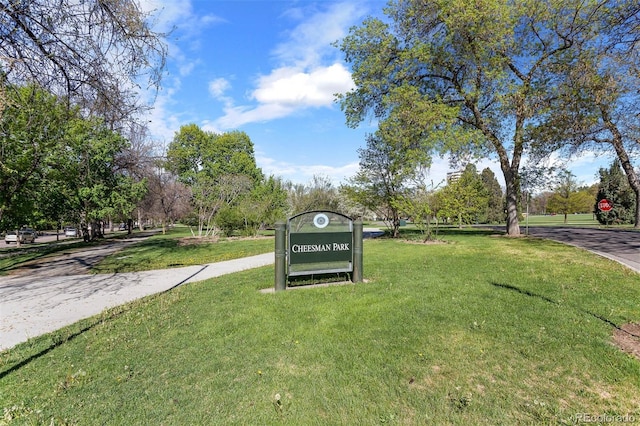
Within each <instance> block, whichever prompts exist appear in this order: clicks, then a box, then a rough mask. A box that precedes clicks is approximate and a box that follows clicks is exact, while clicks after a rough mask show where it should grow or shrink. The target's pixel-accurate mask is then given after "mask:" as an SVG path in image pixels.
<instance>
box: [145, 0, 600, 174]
mask: <svg viewBox="0 0 640 426" xmlns="http://www.w3.org/2000/svg"><path fill="white" fill-rule="evenodd" d="M142 4H143V8H144V9H145V10H147V11H150V10H155V11H156V12H155V16H156V22H155V25H156V29H158V30H160V31H169V30H172V31H171V34H170V36H169V38H168V42H169V58H168V62H167V65H168V69H167V74H166V76H165V78H164V81H163V89H162V91H161V92H160V93H159V94H158V97H157V98H156V101H155V107H154V110H153V112H152V113H151V115H150V117H149V120H150V121H151V123H150V124H151V126H150V128H151V132H152V136H153V137H154V139H156V140H157V141H158V142H160V143H161V144H164V145H168V143H169V142H170V141H171V140H172V139H173V136H174V134H175V132H176V131H178V130H179V128H180V126H182V125H185V124H189V123H195V124H197V125H199V126H200V127H201V128H203V129H204V130H209V131H213V132H217V133H221V132H225V131H231V130H242V131H244V132H246V133H247V134H248V135H249V137H250V138H251V140H252V142H253V144H254V148H255V154H256V162H257V164H258V167H260V168H261V169H262V170H263V172H264V173H265V174H267V175H271V174H273V175H276V176H280V177H282V178H284V179H285V180H290V181H292V182H295V183H308V182H309V181H310V180H311V178H312V177H313V176H314V175H320V176H326V177H329V178H330V179H331V180H332V182H334V184H335V185H338V184H339V183H341V182H344V180H345V179H346V178H348V177H350V176H352V175H353V174H355V172H356V171H357V169H358V160H359V158H358V152H357V150H358V149H359V148H362V147H364V146H365V145H366V141H365V136H366V134H367V133H372V132H374V131H375V123H372V122H364V123H362V124H361V125H360V126H359V127H358V128H357V129H352V128H349V127H347V126H346V124H345V117H344V114H343V112H342V111H341V110H340V107H339V105H338V104H336V103H335V101H334V99H335V97H334V94H335V93H339V92H340V93H343V92H345V91H348V90H349V89H350V88H351V87H352V84H353V83H352V81H351V77H350V72H349V69H348V67H347V65H346V63H345V62H344V60H343V56H342V54H341V52H340V51H339V50H338V49H337V48H335V47H333V46H332V45H331V44H332V43H333V42H335V41H337V40H339V39H341V38H342V37H344V36H345V35H346V34H347V33H348V29H349V28H350V27H351V26H353V25H358V24H359V23H360V22H362V20H363V18H365V17H367V16H370V15H381V13H382V9H383V7H384V6H385V4H386V0H362V1H357V0H348V1H342V2H341V1H333V0H320V1H311V0H297V1H296V0H144V1H143V2H142ZM603 161H604V162H603ZM610 161H611V159H610V158H607V159H606V160H602V159H600V160H597V159H594V157H593V156H592V155H587V156H585V157H584V158H582V159H580V160H576V161H573V162H572V163H571V167H570V169H571V170H572V171H573V172H574V174H575V175H576V176H577V178H578V181H580V182H583V183H592V182H594V181H595V175H596V173H597V170H598V167H601V166H602V165H607V164H608V163H609V162H610ZM477 167H478V169H479V170H482V169H483V168H485V167H491V169H492V170H493V171H494V173H495V174H496V176H497V177H498V179H499V180H500V181H501V182H503V178H502V173H501V172H500V170H499V167H498V165H497V163H496V162H495V161H492V160H486V161H483V162H481V163H479V164H477ZM449 170H450V167H449V165H448V162H447V160H446V159H438V158H436V159H434V164H433V167H432V169H431V173H430V176H429V179H430V180H433V181H434V182H435V183H437V182H439V181H440V180H442V179H444V177H445V176H446V172H447V171H449Z"/></svg>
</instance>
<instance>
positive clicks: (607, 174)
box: [594, 160, 636, 225]
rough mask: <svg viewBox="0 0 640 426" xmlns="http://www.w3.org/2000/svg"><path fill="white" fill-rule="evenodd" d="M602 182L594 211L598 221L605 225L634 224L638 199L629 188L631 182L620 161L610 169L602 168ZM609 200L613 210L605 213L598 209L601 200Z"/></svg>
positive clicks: (616, 161) (599, 185) (600, 172)
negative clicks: (626, 176)
mask: <svg viewBox="0 0 640 426" xmlns="http://www.w3.org/2000/svg"><path fill="white" fill-rule="evenodd" d="M598 173H599V174H600V182H599V184H598V193H597V195H596V203H595V205H594V211H595V212H596V219H598V222H600V223H601V224H603V225H611V224H614V223H633V221H634V218H635V216H636V215H635V213H636V212H635V209H636V197H635V194H634V192H633V190H632V189H631V188H630V187H629V182H628V180H627V179H626V178H625V174H624V172H623V171H622V168H621V166H620V161H619V160H615V161H614V162H613V163H612V164H611V166H610V167H609V168H608V169H605V168H601V169H600V170H599V172H598ZM603 199H606V200H609V201H610V202H611V203H612V204H613V208H612V209H611V210H610V211H608V212H604V211H601V210H600V209H599V208H598V203H599V202H600V200H603Z"/></svg>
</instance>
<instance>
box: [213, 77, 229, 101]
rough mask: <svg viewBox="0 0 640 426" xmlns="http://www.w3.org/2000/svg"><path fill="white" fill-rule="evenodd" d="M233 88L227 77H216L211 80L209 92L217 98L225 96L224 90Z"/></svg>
mask: <svg viewBox="0 0 640 426" xmlns="http://www.w3.org/2000/svg"><path fill="white" fill-rule="evenodd" d="M230 88H231V83H229V81H228V80H227V79H225V78H216V79H215V80H212V81H210V82H209V93H210V94H211V96H213V97H214V98H216V99H220V98H222V97H223V95H224V92H226V91H227V90H229V89H230Z"/></svg>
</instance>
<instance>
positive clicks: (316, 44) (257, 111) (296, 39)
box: [214, 2, 365, 129]
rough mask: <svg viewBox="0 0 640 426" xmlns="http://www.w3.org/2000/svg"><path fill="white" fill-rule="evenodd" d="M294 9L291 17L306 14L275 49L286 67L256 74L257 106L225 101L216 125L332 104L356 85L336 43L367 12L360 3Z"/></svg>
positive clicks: (265, 118) (230, 125) (260, 119)
mask: <svg viewBox="0 0 640 426" xmlns="http://www.w3.org/2000/svg"><path fill="white" fill-rule="evenodd" d="M290 12H291V13H289V15H288V16H296V17H297V18H302V19H301V20H300V22H299V23H298V25H297V26H296V27H295V28H294V29H293V30H292V31H291V32H290V33H289V34H288V39H287V40H285V41H284V42H283V43H281V44H279V45H278V46H277V47H276V48H275V49H274V51H273V54H274V57H275V58H276V59H277V60H278V61H279V62H280V63H281V66H279V67H277V68H275V69H274V70H273V71H271V72H270V73H269V74H266V75H261V76H259V77H258V78H257V80H256V88H255V90H253V91H252V92H251V95H250V99H252V100H255V101H256V102H257V105H245V106H234V105H233V104H232V103H230V102H228V100H226V102H225V103H226V105H225V110H224V111H225V115H224V116H223V117H221V118H219V119H218V120H216V121H215V123H214V125H215V126H216V127H218V128H223V129H229V128H235V127H238V126H241V125H243V124H247V123H252V122H264V121H268V120H273V119H277V118H282V117H286V116H289V115H292V114H294V113H295V112H296V111H299V110H302V109H306V108H322V107H326V108H331V107H332V105H333V103H334V99H335V95H336V94H337V93H345V92H347V91H348V90H350V89H351V88H353V81H352V79H351V74H350V72H349V71H348V70H347V68H346V67H345V66H344V65H343V64H342V63H341V62H339V61H337V59H336V55H337V54H338V51H337V49H335V48H334V47H332V46H331V43H333V42H335V41H337V40H338V39H340V38H341V37H344V35H345V34H346V32H347V30H348V28H349V27H350V26H351V25H353V24H354V22H355V20H357V19H359V17H361V16H362V15H363V14H364V13H365V11H364V10H363V9H362V8H360V7H359V6H358V5H357V3H353V2H345V3H336V4H332V5H330V6H329V8H328V9H327V10H325V11H321V12H317V11H314V12H313V13H311V14H309V11H308V10H306V9H302V10H300V9H296V10H295V12H296V13H293V12H294V11H293V10H290Z"/></svg>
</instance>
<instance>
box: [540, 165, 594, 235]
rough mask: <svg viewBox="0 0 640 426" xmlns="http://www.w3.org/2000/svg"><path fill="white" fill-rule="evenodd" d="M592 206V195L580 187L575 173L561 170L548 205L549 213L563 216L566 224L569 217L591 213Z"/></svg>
mask: <svg viewBox="0 0 640 426" xmlns="http://www.w3.org/2000/svg"><path fill="white" fill-rule="evenodd" d="M592 206H593V198H592V196H591V194H589V192H588V191H587V190H586V189H585V188H581V187H580V185H579V184H578V182H577V181H576V180H575V176H574V175H573V173H571V172H570V171H568V170H561V171H560V172H559V173H558V177H557V184H556V186H555V188H554V190H553V192H552V194H551V198H550V199H549V201H548V203H547V209H548V210H549V212H551V213H560V214H563V215H564V223H567V215H569V214H572V213H584V212H588V211H591V209H592Z"/></svg>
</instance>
